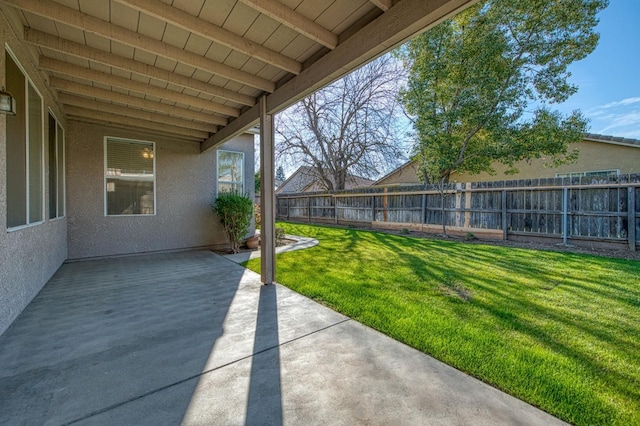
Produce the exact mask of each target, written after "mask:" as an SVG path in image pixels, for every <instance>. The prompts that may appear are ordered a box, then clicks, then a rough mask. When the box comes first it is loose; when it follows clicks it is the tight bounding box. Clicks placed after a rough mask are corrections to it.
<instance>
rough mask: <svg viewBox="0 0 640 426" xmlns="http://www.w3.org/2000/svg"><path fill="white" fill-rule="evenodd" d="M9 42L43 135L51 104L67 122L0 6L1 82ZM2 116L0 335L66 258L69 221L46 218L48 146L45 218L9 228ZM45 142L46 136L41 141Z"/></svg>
mask: <svg viewBox="0 0 640 426" xmlns="http://www.w3.org/2000/svg"><path fill="white" fill-rule="evenodd" d="M5 43H6V44H8V45H9V47H10V49H11V51H12V52H13V53H14V55H15V56H16V57H17V59H18V61H19V62H20V64H21V65H22V66H23V68H24V69H25V71H26V72H27V74H28V76H29V78H30V79H31V81H32V82H33V83H34V85H35V86H36V88H37V89H38V90H39V92H40V93H41V94H42V96H43V102H44V108H45V109H44V117H45V120H44V135H45V137H46V135H47V134H48V131H49V129H48V120H47V119H46V117H47V108H51V110H52V111H53V113H54V115H55V116H56V117H57V118H58V119H59V120H60V124H61V125H62V126H63V127H64V128H65V129H66V128H67V124H66V123H65V121H64V117H63V116H62V114H61V113H60V111H59V108H58V107H57V105H56V102H55V100H54V97H53V95H52V93H51V92H50V91H49V90H48V89H47V87H46V84H45V82H44V81H43V80H42V79H41V77H40V74H39V73H37V72H36V69H35V67H34V59H33V58H34V56H33V55H32V54H31V53H30V52H28V51H27V48H28V47H27V46H26V45H25V44H23V43H21V42H20V41H19V40H18V38H17V37H16V35H15V32H14V30H13V29H12V27H11V26H10V25H9V23H8V21H7V17H6V16H5V15H4V14H3V12H2V11H0V45H1V46H2V51H1V52H0V54H1V55H2V61H0V64H1V65H0V79H1V80H2V86H4V82H5V75H4V73H5V64H4V55H5V53H4V46H5ZM6 134H7V132H6V116H5V115H3V114H0V334H2V333H3V332H4V331H5V330H6V329H7V328H8V327H9V325H10V324H11V323H12V322H13V320H14V319H15V318H16V317H17V316H18V315H19V314H20V312H22V310H23V309H24V308H25V307H26V306H27V305H28V304H29V302H30V301H31V300H32V299H33V298H34V297H35V295H36V294H38V292H39V291H40V290H41V289H42V287H43V286H44V285H45V284H46V283H47V281H48V280H49V278H51V276H52V275H53V274H54V273H55V272H56V271H57V269H58V268H59V267H60V265H61V264H62V262H64V260H65V259H66V257H67V220H66V218H61V219H56V220H49V219H48V217H49V210H48V206H49V203H48V197H49V191H48V173H49V170H48V158H49V157H48V152H47V151H48V150H47V149H45V157H44V167H45V174H44V176H45V178H46V179H45V185H44V190H45V194H44V200H43V201H44V205H45V213H44V217H45V221H44V222H43V223H39V224H35V225H32V226H29V227H24V228H21V229H20V228H18V229H13V230H7V228H6V223H7V220H6V218H7V193H6V182H5V179H6V154H7V153H6V145H7V144H6ZM45 145H46V141H45Z"/></svg>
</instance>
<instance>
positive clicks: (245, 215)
mask: <svg viewBox="0 0 640 426" xmlns="http://www.w3.org/2000/svg"><path fill="white" fill-rule="evenodd" d="M212 207H213V210H214V211H215V212H216V214H217V215H218V217H219V218H220V223H222V227H223V228H224V231H225V232H226V233H227V236H228V237H229V241H230V243H231V252H232V253H238V252H239V251H240V242H241V241H242V240H243V239H244V237H245V236H246V235H247V233H249V228H250V226H251V216H252V215H253V200H251V198H249V197H247V196H243V195H240V194H238V193H235V192H223V193H220V194H219V195H218V197H217V198H216V199H215V201H214V203H213V204H212Z"/></svg>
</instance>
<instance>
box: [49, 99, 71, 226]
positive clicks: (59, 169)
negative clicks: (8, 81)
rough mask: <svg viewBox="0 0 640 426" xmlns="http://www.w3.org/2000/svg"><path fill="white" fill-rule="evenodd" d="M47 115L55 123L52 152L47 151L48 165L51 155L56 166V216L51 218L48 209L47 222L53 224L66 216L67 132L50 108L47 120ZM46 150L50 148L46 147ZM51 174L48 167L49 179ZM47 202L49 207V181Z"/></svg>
mask: <svg viewBox="0 0 640 426" xmlns="http://www.w3.org/2000/svg"><path fill="white" fill-rule="evenodd" d="M49 115H50V116H51V117H52V118H53V120H54V121H55V144H54V152H53V153H52V152H51V150H50V149H49V165H51V155H52V154H53V155H54V156H55V166H56V169H55V176H54V180H55V186H56V215H55V216H53V217H52V216H51V209H49V221H51V222H53V221H56V220H60V219H63V218H65V217H66V216H67V173H66V167H67V143H66V135H67V130H66V129H65V128H64V127H63V126H62V124H61V123H60V120H58V117H56V115H55V114H54V112H53V111H52V110H51V108H47V119H48V118H49ZM47 121H48V120H47ZM59 129H61V130H62V140H60V134H59V133H58V130H59ZM49 132H51V128H49ZM48 136H49V133H47V142H49V140H48ZM60 143H61V145H60ZM47 146H48V143H47ZM48 148H50V147H49V146H48ZM61 151H62V158H60V156H59V155H58V154H59V153H60V152H61ZM52 173H53V171H52V170H51V167H49V173H48V175H49V177H51V175H52ZM60 177H62V182H60ZM61 184H62V197H61V196H60V191H59V190H60V188H61V186H60V185H61ZM47 201H49V204H47V205H49V206H50V205H51V181H50V180H49V199H48V200H47ZM61 210H62V214H60V211H61Z"/></svg>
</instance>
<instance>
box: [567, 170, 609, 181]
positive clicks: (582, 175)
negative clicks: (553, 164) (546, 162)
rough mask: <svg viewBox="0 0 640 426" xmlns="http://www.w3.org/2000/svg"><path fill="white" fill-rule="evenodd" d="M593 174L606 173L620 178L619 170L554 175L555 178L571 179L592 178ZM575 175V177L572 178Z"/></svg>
mask: <svg viewBox="0 0 640 426" xmlns="http://www.w3.org/2000/svg"><path fill="white" fill-rule="evenodd" d="M595 173H607V174H608V175H609V176H610V175H616V176H620V169H603V170H585V171H581V172H565V173H556V178H560V179H562V178H565V177H568V178H572V177H589V175H588V174H591V176H594V175H595ZM572 175H575V176H572Z"/></svg>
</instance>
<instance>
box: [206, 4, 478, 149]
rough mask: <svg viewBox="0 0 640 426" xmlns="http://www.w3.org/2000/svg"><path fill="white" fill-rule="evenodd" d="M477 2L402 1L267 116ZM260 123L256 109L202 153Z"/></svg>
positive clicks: (300, 81)
mask: <svg viewBox="0 0 640 426" xmlns="http://www.w3.org/2000/svg"><path fill="white" fill-rule="evenodd" d="M242 1H244V0H242ZM476 2H477V0H430V1H425V0H402V1H400V2H398V3H396V4H395V5H394V6H393V7H392V8H391V9H389V10H388V11H387V12H385V13H383V14H382V15H380V17H378V18H377V19H376V20H374V21H373V22H371V23H370V24H369V25H367V26H365V27H364V28H362V29H361V30H360V31H358V32H357V33H355V34H354V35H353V36H351V37H349V38H347V39H346V40H344V41H343V42H341V43H340V44H339V45H338V46H337V47H336V48H335V49H334V50H332V51H330V52H328V53H327V54H326V55H324V56H323V57H321V58H319V59H318V60H317V61H315V62H314V63H313V64H311V65H309V66H308V67H307V68H305V69H304V70H303V71H302V72H301V73H300V74H299V75H297V76H295V77H293V78H292V79H291V80H289V81H287V82H286V83H284V84H282V85H281V86H280V87H278V89H277V90H276V91H275V92H274V93H271V94H270V95H268V96H267V113H268V114H276V113H278V112H280V111H282V110H283V109H285V108H287V107H288V106H290V105H292V104H294V103H295V102H298V101H299V100H301V99H302V98H304V97H305V96H307V95H309V94H311V93H313V92H315V91H317V90H319V89H321V88H322V87H324V86H326V85H328V84H330V83H332V82H334V81H336V80H337V79H339V78H341V77H343V76H344V75H345V74H347V73H348V72H350V71H353V70H355V69H357V68H358V67H360V66H362V65H363V64H365V63H366V62H368V61H370V60H372V59H374V58H376V57H378V56H380V55H382V54H384V53H386V52H388V51H390V50H391V49H393V48H394V47H396V46H398V45H399V44H401V43H403V42H404V41H406V40H407V39H409V38H411V37H414V36H416V35H417V34H420V33H421V32H424V31H426V30H427V29H429V28H431V27H433V26H435V25H437V24H438V23H440V22H441V21H443V20H444V19H446V18H448V17H450V16H453V15H455V14H456V13H458V12H460V11H461V10H463V9H465V8H466V7H468V6H471V5H472V4H474V3H476ZM258 119H259V112H258V105H256V106H254V107H253V108H251V109H249V110H247V111H246V112H244V113H243V114H242V115H241V116H240V117H238V118H236V119H235V120H233V121H231V122H230V123H229V124H228V125H227V126H226V127H224V128H223V129H220V131H219V132H218V133H216V134H215V135H213V136H211V137H209V138H208V139H207V140H206V141H204V142H202V143H201V144H200V150H201V151H202V152H204V151H206V150H208V149H211V148H215V147H217V146H219V145H220V144H222V143H224V142H226V141H227V140H229V139H230V138H232V137H234V136H237V135H238V134H240V133H242V132H243V131H245V130H246V129H248V128H250V127H251V125H255V124H256V123H257V122H258Z"/></svg>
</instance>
